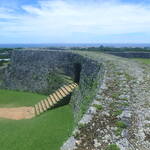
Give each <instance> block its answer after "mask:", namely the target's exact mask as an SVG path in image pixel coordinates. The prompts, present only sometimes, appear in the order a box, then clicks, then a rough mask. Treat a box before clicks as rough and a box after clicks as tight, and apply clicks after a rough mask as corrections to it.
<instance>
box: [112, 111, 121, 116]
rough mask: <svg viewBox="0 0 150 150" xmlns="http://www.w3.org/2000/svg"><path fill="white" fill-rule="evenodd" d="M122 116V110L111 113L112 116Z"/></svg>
mask: <svg viewBox="0 0 150 150" xmlns="http://www.w3.org/2000/svg"><path fill="white" fill-rule="evenodd" d="M121 114H122V110H115V111H114V112H112V115H113V116H118V115H121Z"/></svg>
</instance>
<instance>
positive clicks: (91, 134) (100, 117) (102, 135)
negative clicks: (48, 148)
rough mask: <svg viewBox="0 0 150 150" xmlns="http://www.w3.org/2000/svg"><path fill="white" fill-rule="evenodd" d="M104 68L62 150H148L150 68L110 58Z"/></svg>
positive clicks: (149, 148)
mask: <svg viewBox="0 0 150 150" xmlns="http://www.w3.org/2000/svg"><path fill="white" fill-rule="evenodd" d="M104 57H105V56H104ZM128 61H129V62H128ZM105 67H106V72H105V76H104V81H103V84H102V85H101V87H100V89H99V91H98V93H97V95H96V97H95V99H94V101H93V103H92V104H91V105H90V108H89V110H88V111H87V113H86V114H85V115H84V116H83V118H82V119H81V121H80V122H79V124H78V128H77V129H76V130H75V131H74V133H73V136H72V137H71V140H70V139H69V140H70V141H69V140H68V141H67V142H66V143H65V144H64V145H63V146H62V148H61V150H106V149H109V146H112V145H113V146H116V148H118V149H117V150H119V149H120V150H150V70H149V68H150V66H145V65H142V64H138V63H136V62H130V60H127V59H123V60H122V59H121V58H118V60H116V57H112V58H111V57H109V63H107V65H106V66H105ZM66 147H69V149H66Z"/></svg>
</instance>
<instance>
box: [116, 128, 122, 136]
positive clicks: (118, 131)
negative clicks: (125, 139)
mask: <svg viewBox="0 0 150 150" xmlns="http://www.w3.org/2000/svg"><path fill="white" fill-rule="evenodd" d="M122 130H123V129H122V128H117V130H116V131H115V135H116V136H121V133H122Z"/></svg>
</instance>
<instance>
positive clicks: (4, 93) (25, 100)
mask: <svg viewBox="0 0 150 150" xmlns="http://www.w3.org/2000/svg"><path fill="white" fill-rule="evenodd" d="M44 98H46V96H44V95H40V94H33V93H27V92H17V91H9V90H0V107H18V106H32V105H34V104H36V103H37V102H38V101H40V100H42V99H44Z"/></svg>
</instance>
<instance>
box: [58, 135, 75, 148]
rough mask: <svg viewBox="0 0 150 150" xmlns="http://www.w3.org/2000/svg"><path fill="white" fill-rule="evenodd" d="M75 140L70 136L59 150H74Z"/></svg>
mask: <svg viewBox="0 0 150 150" xmlns="http://www.w3.org/2000/svg"><path fill="white" fill-rule="evenodd" d="M75 145H76V140H75V138H74V137H73V136H71V137H70V138H69V139H68V140H67V141H66V142H65V143H64V144H63V146H62V147H61V148H60V149H61V150H74V149H75V148H76V146H75Z"/></svg>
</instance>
